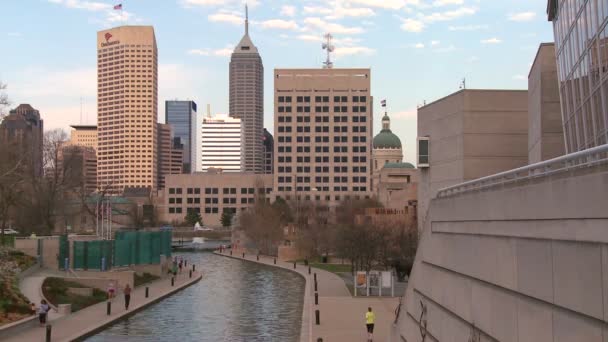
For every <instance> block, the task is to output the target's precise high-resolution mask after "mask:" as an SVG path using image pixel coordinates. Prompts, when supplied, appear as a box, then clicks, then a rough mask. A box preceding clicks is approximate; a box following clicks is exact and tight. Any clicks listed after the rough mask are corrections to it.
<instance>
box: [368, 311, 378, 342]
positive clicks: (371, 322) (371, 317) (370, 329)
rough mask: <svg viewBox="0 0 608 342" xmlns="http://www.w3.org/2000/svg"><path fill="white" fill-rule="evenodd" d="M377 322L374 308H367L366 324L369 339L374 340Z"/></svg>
mask: <svg viewBox="0 0 608 342" xmlns="http://www.w3.org/2000/svg"><path fill="white" fill-rule="evenodd" d="M375 322H376V314H375V313H374V312H373V311H372V308H371V307H369V308H367V312H366V313H365V326H366V327H367V340H368V341H369V342H371V341H373V338H374V323H375Z"/></svg>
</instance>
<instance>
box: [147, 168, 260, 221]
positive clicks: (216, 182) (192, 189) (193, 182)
mask: <svg viewBox="0 0 608 342" xmlns="http://www.w3.org/2000/svg"><path fill="white" fill-rule="evenodd" d="M271 191H272V175H260V174H254V173H237V172H234V173H214V172H197V173H194V174H181V175H169V176H167V177H165V189H164V190H162V191H159V196H160V197H159V199H158V203H159V205H158V213H159V220H160V221H163V222H169V223H172V224H178V223H182V222H184V218H185V217H186V214H187V212H188V211H194V212H197V213H200V214H201V217H202V218H203V224H204V225H206V226H212V227H220V226H221V223H220V219H221V217H222V213H223V212H224V211H225V210H228V211H231V212H234V213H239V212H241V211H244V210H245V209H247V208H248V207H250V206H252V205H253V204H254V203H255V201H256V198H260V195H263V196H264V197H266V198H268V199H269V198H270V197H269V194H270V192H271Z"/></svg>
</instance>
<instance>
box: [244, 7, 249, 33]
mask: <svg viewBox="0 0 608 342" xmlns="http://www.w3.org/2000/svg"><path fill="white" fill-rule="evenodd" d="M245 34H249V9H248V8H247V3H245Z"/></svg>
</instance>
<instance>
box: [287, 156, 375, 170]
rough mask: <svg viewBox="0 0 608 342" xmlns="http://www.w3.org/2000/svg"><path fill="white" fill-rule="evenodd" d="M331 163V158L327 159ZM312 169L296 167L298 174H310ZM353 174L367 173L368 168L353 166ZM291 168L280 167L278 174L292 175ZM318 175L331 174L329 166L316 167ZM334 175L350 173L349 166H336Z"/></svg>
mask: <svg viewBox="0 0 608 342" xmlns="http://www.w3.org/2000/svg"><path fill="white" fill-rule="evenodd" d="M327 162H329V158H327ZM311 169H312V168H311V167H310V166H298V167H296V172H297V173H310V170H311ZM352 170H353V173H367V166H353V167H352ZM291 172H292V167H291V166H279V167H278V173H291ZM315 172H316V173H329V166H315ZM334 173H348V167H347V166H334Z"/></svg>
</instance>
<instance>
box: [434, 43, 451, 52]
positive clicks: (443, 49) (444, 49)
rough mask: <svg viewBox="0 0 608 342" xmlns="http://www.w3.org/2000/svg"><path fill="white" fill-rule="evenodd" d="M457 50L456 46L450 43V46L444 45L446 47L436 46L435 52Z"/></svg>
mask: <svg viewBox="0 0 608 342" xmlns="http://www.w3.org/2000/svg"><path fill="white" fill-rule="evenodd" d="M454 50H456V46H454V45H453V44H452V45H448V46H444V47H440V48H436V49H435V50H433V51H435V52H440V53H446V52H452V51H454Z"/></svg>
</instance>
